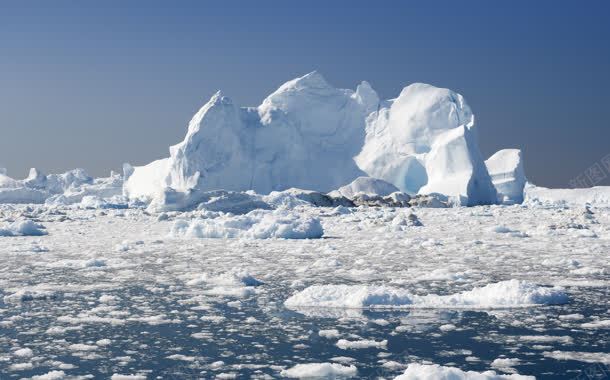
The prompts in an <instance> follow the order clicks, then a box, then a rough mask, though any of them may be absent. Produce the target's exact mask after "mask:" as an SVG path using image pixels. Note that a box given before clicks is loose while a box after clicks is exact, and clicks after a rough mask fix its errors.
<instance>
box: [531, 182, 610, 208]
mask: <svg viewBox="0 0 610 380" xmlns="http://www.w3.org/2000/svg"><path fill="white" fill-rule="evenodd" d="M524 197H525V199H524V201H525V202H526V203H528V204H543V205H549V206H558V205H559V206H584V205H586V204H589V205H592V206H597V207H610V186H595V187H591V188H587V189H547V188H546V187H540V186H534V185H532V184H527V185H526V186H525V190H524Z"/></svg>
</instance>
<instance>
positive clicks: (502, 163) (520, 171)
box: [485, 149, 527, 204]
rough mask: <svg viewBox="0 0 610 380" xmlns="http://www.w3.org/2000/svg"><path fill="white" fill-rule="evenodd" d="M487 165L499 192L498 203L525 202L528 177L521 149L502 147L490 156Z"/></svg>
mask: <svg viewBox="0 0 610 380" xmlns="http://www.w3.org/2000/svg"><path fill="white" fill-rule="evenodd" d="M485 166H487V171H488V172H489V175H490V176H491V182H492V183H493V185H494V187H495V188H496V191H497V193H498V203H502V204H515V203H522V202H523V188H524V187H525V183H526V182H527V179H526V178H525V169H524V168H523V157H522V155H521V150H519V149H502V150H500V151H498V152H496V153H495V154H494V155H493V156H491V157H489V158H488V159H487V160H486V161H485Z"/></svg>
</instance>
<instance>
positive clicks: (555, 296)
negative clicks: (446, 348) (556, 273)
mask: <svg viewBox="0 0 610 380" xmlns="http://www.w3.org/2000/svg"><path fill="white" fill-rule="evenodd" d="M567 302H568V296H567V295H566V294H565V293H564V292H563V289H561V288H557V287H554V288H549V287H543V286H538V285H535V284H532V283H529V282H525V281H518V280H508V281H501V282H497V283H493V284H488V285H486V286H483V287H480V288H474V289H472V290H469V291H465V292H461V293H456V294H451V295H436V294H429V295H425V296H418V295H413V294H411V293H409V292H408V291H407V290H404V289H400V288H395V287H389V286H373V285H313V286H310V287H308V288H306V289H304V290H303V291H301V292H298V293H296V294H294V295H292V296H291V297H290V298H288V299H287V300H286V301H285V302H284V305H285V306H286V307H288V308H299V307H326V308H355V309H360V308H440V309H442V308H473V309H477V308H509V307H527V306H534V305H546V304H564V303H567Z"/></svg>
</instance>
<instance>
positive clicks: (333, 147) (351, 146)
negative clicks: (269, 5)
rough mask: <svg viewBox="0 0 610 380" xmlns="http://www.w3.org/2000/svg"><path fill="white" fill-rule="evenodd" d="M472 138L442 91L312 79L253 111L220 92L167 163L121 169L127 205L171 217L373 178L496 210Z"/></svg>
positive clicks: (468, 121) (460, 101)
mask: <svg viewBox="0 0 610 380" xmlns="http://www.w3.org/2000/svg"><path fill="white" fill-rule="evenodd" d="M475 132H476V131H475V130H474V116H473V115H472V112H471V110H470V108H469V107H468V105H467V104H466V102H465V100H464V98H463V97H462V96H461V95H459V94H457V93H454V92H452V91H450V90H448V89H442V88H437V87H434V86H430V85H426V84H419V83H418V84H413V85H410V86H408V87H406V88H405V89H404V90H403V91H402V92H401V94H400V96H399V97H398V98H396V99H394V100H388V101H382V100H380V99H379V97H378V95H377V93H376V92H375V91H374V90H373V88H372V87H371V86H370V84H368V83H367V82H362V83H361V84H360V85H359V86H358V87H357V88H356V90H355V91H353V90H348V89H338V88H335V87H333V86H331V85H330V84H328V82H326V80H325V79H324V78H323V77H322V75H320V74H319V73H317V72H315V71H314V72H312V73H309V74H307V75H304V76H302V77H300V78H296V79H294V80H291V81H289V82H287V83H285V84H283V85H282V86H280V87H279V88H278V89H277V90H276V91H275V92H273V93H272V94H271V95H269V96H268V97H267V98H266V99H265V100H264V101H263V102H262V104H261V105H260V106H258V107H239V106H237V105H235V104H234V103H233V101H232V100H231V99H230V98H228V97H226V96H224V95H223V94H222V93H221V92H217V93H216V94H214V96H212V98H211V99H210V100H209V101H208V102H207V103H206V104H205V105H204V106H203V107H202V108H201V109H200V110H199V111H198V112H197V113H196V114H195V116H193V118H192V120H191V121H190V123H189V125H188V130H187V133H186V136H185V138H184V140H183V141H182V142H180V143H178V144H177V145H174V146H172V147H170V154H169V157H167V158H164V159H161V160H157V161H154V162H152V163H150V164H148V165H144V166H136V167H132V166H130V165H126V166H125V170H124V171H125V175H124V178H125V183H124V187H123V190H124V195H125V196H127V197H129V199H131V200H140V201H145V202H151V201H153V200H155V201H154V203H156V204H157V205H161V206H160V208H167V209H173V208H183V207H192V206H193V205H194V204H196V203H197V198H198V197H199V194H200V193H201V192H206V191H213V190H221V189H222V190H227V191H247V190H253V191H255V192H257V193H259V194H269V193H270V192H273V191H283V190H287V189H290V188H300V189H308V190H313V191H316V192H322V193H327V192H329V191H331V190H334V189H339V188H341V187H342V186H345V185H347V184H349V183H351V182H352V181H354V180H355V179H357V178H359V177H373V178H377V179H379V180H383V181H385V182H387V183H388V185H392V186H394V187H395V188H396V189H397V190H400V191H403V192H407V193H413V194H414V193H418V192H422V191H423V192H424V193H430V192H432V193H436V192H440V193H442V194H444V195H446V196H451V197H458V198H460V199H461V202H460V203H461V204H467V205H475V204H488V203H494V202H495V201H496V192H495V188H494V187H493V185H492V183H491V179H490V177H489V174H488V173H487V169H486V167H485V164H484V161H483V159H482V158H481V154H480V152H479V150H478V146H477V140H476V133H475ZM453 160H458V161H456V162H453ZM429 179H430V180H429ZM364 190H365V191H366V189H364ZM375 190H376V189H375ZM392 190H394V188H392ZM376 191H377V190H376ZM395 191H396V190H394V191H393V192H395ZM383 192H387V191H383ZM168 194H169V195H170V196H168ZM172 202H177V203H176V205H175V207H172V206H171V203H172Z"/></svg>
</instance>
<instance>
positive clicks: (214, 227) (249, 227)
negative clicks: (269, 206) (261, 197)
mask: <svg viewBox="0 0 610 380" xmlns="http://www.w3.org/2000/svg"><path fill="white" fill-rule="evenodd" d="M323 234H324V230H323V228H322V225H321V224H320V220H319V219H318V218H315V217H310V216H306V215H298V214H295V213H291V212H288V211H284V210H274V211H267V210H254V211H250V212H249V213H247V214H245V215H236V216H235V215H224V214H223V215H219V216H218V217H216V218H210V219H195V220H191V221H186V220H177V221H175V222H174V225H173V227H172V230H171V233H170V235H171V236H174V237H189V238H249V239H270V238H283V239H318V238H320V237H322V235H323Z"/></svg>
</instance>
